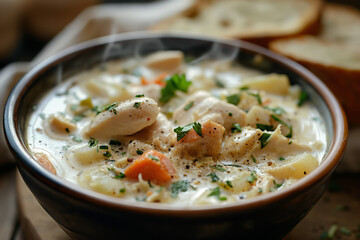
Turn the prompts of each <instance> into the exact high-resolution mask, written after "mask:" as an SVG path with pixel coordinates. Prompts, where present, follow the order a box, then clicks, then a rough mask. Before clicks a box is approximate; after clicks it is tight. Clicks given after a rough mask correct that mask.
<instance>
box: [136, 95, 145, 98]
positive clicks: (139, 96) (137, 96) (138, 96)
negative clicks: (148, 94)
mask: <svg viewBox="0 0 360 240" xmlns="http://www.w3.org/2000/svg"><path fill="white" fill-rule="evenodd" d="M144 96H145V95H144V94H138V95H136V96H135V97H136V98H141V97H144Z"/></svg>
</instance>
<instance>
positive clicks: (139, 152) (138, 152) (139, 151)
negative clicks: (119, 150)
mask: <svg viewBox="0 0 360 240" xmlns="http://www.w3.org/2000/svg"><path fill="white" fill-rule="evenodd" d="M143 153H144V152H143V151H141V150H140V149H138V150H136V154H137V155H141V154H143Z"/></svg>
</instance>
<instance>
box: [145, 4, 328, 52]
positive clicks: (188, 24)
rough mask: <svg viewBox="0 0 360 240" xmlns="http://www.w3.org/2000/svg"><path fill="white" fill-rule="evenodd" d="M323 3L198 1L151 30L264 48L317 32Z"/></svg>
mask: <svg viewBox="0 0 360 240" xmlns="http://www.w3.org/2000/svg"><path fill="white" fill-rule="evenodd" d="M322 5H323V1H322V0H197V1H195V3H194V5H193V6H191V7H190V8H189V9H187V10H185V11H184V12H182V13H180V14H178V15H176V16H174V17H172V18H170V19H166V20H164V21H162V22H160V23H158V24H156V25H155V26H152V27H151V30H156V31H171V32H173V31H176V32H187V33H189V32H190V33H195V34H202V35H211V36H217V37H226V38H237V39H243V40H247V41H250V42H254V43H258V44H261V45H264V46H266V45H267V43H268V42H269V41H270V40H273V39H277V38H282V37H289V36H296V35H299V34H304V33H309V34H314V33H317V32H318V31H319V29H320V19H321V10H322Z"/></svg>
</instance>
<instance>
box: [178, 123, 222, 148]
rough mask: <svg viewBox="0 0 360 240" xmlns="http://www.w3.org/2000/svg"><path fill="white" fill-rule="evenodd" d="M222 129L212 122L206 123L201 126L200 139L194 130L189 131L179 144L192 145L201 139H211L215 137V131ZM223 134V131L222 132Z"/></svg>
mask: <svg viewBox="0 0 360 240" xmlns="http://www.w3.org/2000/svg"><path fill="white" fill-rule="evenodd" d="M222 128H223V127H222V126H221V125H219V124H217V123H215V122H213V121H206V122H205V123H203V124H202V125H201V133H202V137H200V136H199V135H198V134H197V133H196V132H195V130H194V129H191V130H190V131H189V132H188V133H187V134H186V135H185V136H184V137H183V138H182V139H180V141H179V142H184V143H192V142H196V141H198V140H200V139H201V138H205V137H211V135H215V134H216V131H217V129H218V130H219V129H222ZM222 133H223V131H222Z"/></svg>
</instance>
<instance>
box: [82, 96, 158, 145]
mask: <svg viewBox="0 0 360 240" xmlns="http://www.w3.org/2000/svg"><path fill="white" fill-rule="evenodd" d="M159 112H160V108H159V107H158V104H157V103H156V102H155V101H154V100H153V99H151V98H147V97H142V98H134V99H130V100H128V101H126V102H122V103H120V104H118V105H117V104H114V105H112V107H109V108H108V109H107V110H105V111H104V112H101V113H99V114H98V115H97V116H96V117H95V118H94V120H93V121H92V122H91V123H90V125H89V126H88V129H87V131H86V133H85V134H86V135H87V136H88V137H93V138H98V139H104V138H110V137H114V136H115V137H116V136H124V135H131V134H134V133H136V132H138V131H140V130H142V129H144V128H145V127H147V126H150V125H151V124H153V123H154V122H155V120H156V117H157V115H158V114H159Z"/></svg>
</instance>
